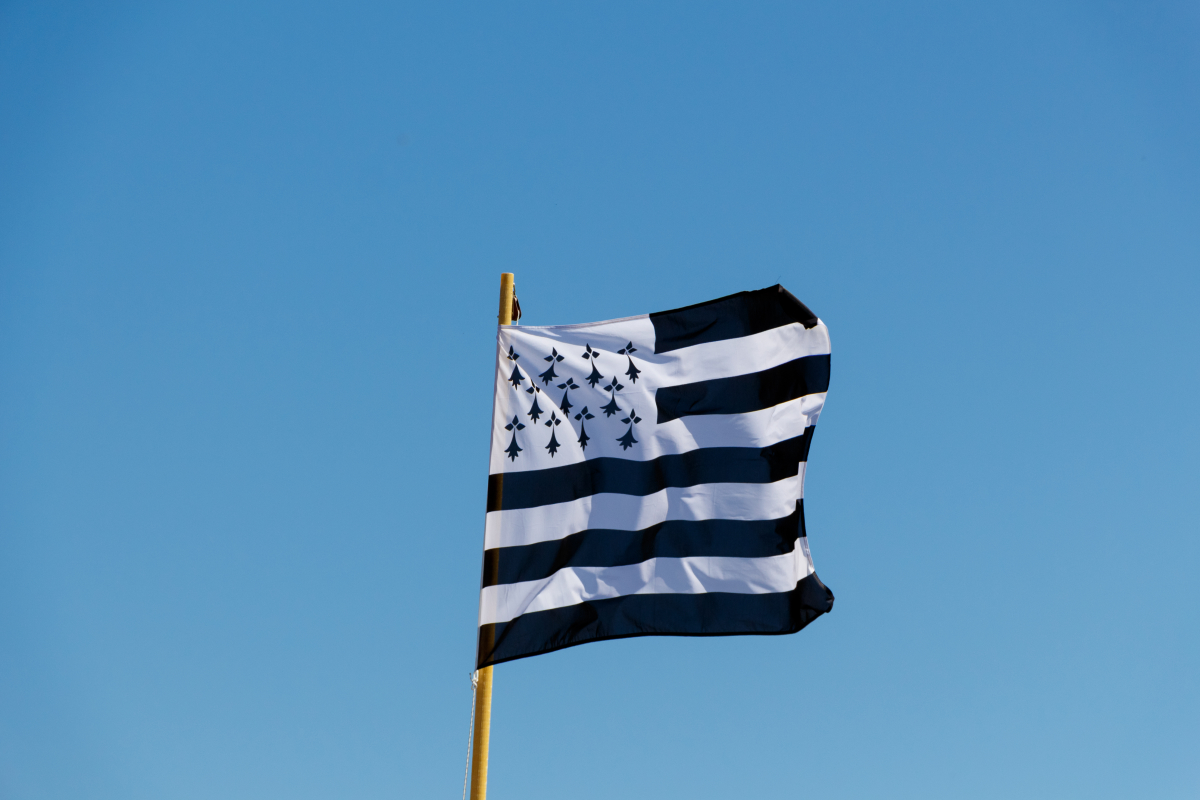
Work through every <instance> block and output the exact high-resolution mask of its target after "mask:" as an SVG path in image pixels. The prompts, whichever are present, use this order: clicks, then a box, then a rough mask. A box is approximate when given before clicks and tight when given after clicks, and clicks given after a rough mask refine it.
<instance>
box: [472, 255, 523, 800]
mask: <svg viewBox="0 0 1200 800" xmlns="http://www.w3.org/2000/svg"><path fill="white" fill-rule="evenodd" d="M513 298H514V290H513V274H512V273H511V272H505V273H502V274H501V275H500V324H501V325H511V324H512V322H513V318H512V317H513V307H514V302H513ZM478 675H479V680H478V682H477V683H476V684H475V730H474V732H473V734H472V736H473V737H474V738H473V740H472V742H473V743H472V745H471V800H487V772H488V745H489V744H490V743H491V742H490V740H491V731H492V668H491V667H484V668H483V669H481V670H479V673H478Z"/></svg>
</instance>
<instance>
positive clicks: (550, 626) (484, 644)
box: [477, 574, 833, 668]
mask: <svg viewBox="0 0 1200 800" xmlns="http://www.w3.org/2000/svg"><path fill="white" fill-rule="evenodd" d="M832 608H833V592H831V591H829V589H828V588H826V586H825V584H823V583H821V580H820V579H819V578H818V577H817V576H816V575H815V574H814V575H809V576H808V577H806V578H803V579H801V580H800V582H799V583H797V584H796V588H795V589H793V590H792V591H790V592H774V593H771V594H733V593H730V592H709V593H707V594H634V595H626V596H624V597H613V598H608V599H605V600H593V601H591V602H587V603H577V604H575V605H571V606H566V607H564V608H552V609H549V610H547V611H535V612H532V613H529V614H523V615H521V616H519V617H517V618H516V619H513V620H511V621H509V622H500V623H493V624H487V625H482V626H480V628H479V658H478V664H477V667H479V668H481V667H486V666H489V665H491V664H500V663H502V662H504V661H512V660H513V659H516V658H524V657H526V656H533V655H538V654H540V653H549V652H551V651H553V650H561V649H563V648H564V647H571V646H572V645H576V644H584V643H586V642H596V641H601V640H604V639H624V638H627V637H630V636H736V635H739V634H758V635H770V634H786V633H795V632H796V631H798V630H800V629H801V628H803V627H804V626H806V625H808V624H809V623H810V622H812V621H813V620H814V619H816V618H817V617H819V616H820V615H821V614H824V613H826V612H828V611H830V610H831V609H832Z"/></svg>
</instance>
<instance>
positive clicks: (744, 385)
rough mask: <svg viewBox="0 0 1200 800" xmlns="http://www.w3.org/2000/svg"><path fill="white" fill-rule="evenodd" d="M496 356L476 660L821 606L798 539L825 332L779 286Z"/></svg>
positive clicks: (724, 632)
mask: <svg viewBox="0 0 1200 800" xmlns="http://www.w3.org/2000/svg"><path fill="white" fill-rule="evenodd" d="M498 344H499V346H498V348H497V356H496V387H495V399H494V405H493V413H492V447H491V464H490V469H489V476H488V505H487V524H486V527H485V534H484V558H483V579H482V588H481V591H480V597H479V650H478V656H477V659H476V660H477V667H479V668H482V667H486V666H489V665H492V664H498V663H501V662H504V661H511V660H513V659H517V658H524V657H527V656H532V655H538V654H540V653H547V652H550V651H552V650H559V649H561V648H564V647H570V646H572V645H577V644H583V643H585V642H594V641H599V640H602V639H617V638H623V637H627V636H650V635H659V636H663V635H665V636H729V635H737V634H783V633H795V632H796V631H798V630H800V629H801V628H803V627H804V626H805V625H807V624H808V623H810V622H812V621H813V620H814V619H816V618H817V617H818V616H820V615H821V614H823V613H825V612H827V611H829V610H830V609H832V607H833V593H832V592H830V591H829V589H827V588H826V587H825V585H824V584H823V583H821V581H820V579H819V578H818V577H817V575H816V572H815V570H814V567H813V562H812V557H811V555H810V554H809V548H808V540H807V538H806V536H805V528H804V471H805V465H806V462H807V460H808V449H809V444H810V442H811V441H812V434H813V429H814V426H815V425H816V422H817V417H818V415H819V414H820V413H821V408H822V406H823V405H824V403H825V393H826V391H827V389H828V387H829V353H830V349H829V331H828V329H827V328H826V327H825V324H824V323H823V322H821V320H819V319H817V316H816V315H815V314H813V313H812V312H811V311H809V310H808V308H807V307H806V306H805V305H804V304H803V303H801V302H800V301H799V300H797V299H796V298H795V297H793V296H792V294H791V293H790V292H788V291H787V290H786V289H784V288H783V287H782V286H772V287H770V288H768V289H760V290H758V291H753V292H741V293H739V294H735V295H730V296H729V297H723V298H721V299H719V300H712V301H710V302H707V303H700V304H698V305H694V306H688V307H687V308H680V309H676V310H674V311H664V312H659V313H656V314H649V315H642V316H638V317H627V318H625V319H615V320H609V321H607V322H594V323H586V324H582V325H549V326H541V327H538V326H521V327H517V326H506V325H501V326H500V327H499V335H498Z"/></svg>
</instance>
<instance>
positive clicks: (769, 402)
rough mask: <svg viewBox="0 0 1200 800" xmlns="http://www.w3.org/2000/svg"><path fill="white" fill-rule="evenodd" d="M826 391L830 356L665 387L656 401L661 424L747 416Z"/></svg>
mask: <svg viewBox="0 0 1200 800" xmlns="http://www.w3.org/2000/svg"><path fill="white" fill-rule="evenodd" d="M827 391H829V356H828V355H820V356H804V357H803V358H797V359H795V360H794V361H789V362H787V363H786V364H780V365H779V366H777V367H771V368H770V369H764V370H762V371H761V372H751V373H750V374H749V375H735V376H733V377H731V378H713V379H711V380H707V381H696V382H695V383H681V384H679V385H677V386H663V387H661V388H659V389H657V390H656V391H655V392H654V402H655V405H657V406H658V422H659V424H662V423H664V422H669V421H670V420H673V419H679V418H680V417H691V416H697V415H700V414H745V413H746V412H748V411H760V410H762V409H764V408H771V407H772V406H777V405H779V404H780V403H786V402H787V401H788V400H795V399H796V398H798V397H803V396H805V395H808V394H818V393H820V392H827Z"/></svg>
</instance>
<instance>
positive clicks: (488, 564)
mask: <svg viewBox="0 0 1200 800" xmlns="http://www.w3.org/2000/svg"><path fill="white" fill-rule="evenodd" d="M803 504H804V501H803V500H801V501H799V502H797V503H796V510H795V511H793V512H792V513H791V514H789V515H788V516H786V517H783V518H781V519H767V520H732V519H707V520H699V521H696V520H669V521H667V522H660V523H658V524H657V525H651V526H650V527H648V528H643V529H642V530H640V531H614V530H605V529H602V528H597V529H593V530H586V531H580V532H579V533H573V534H571V535H570V536H564V537H563V538H562V539H555V540H552V541H548V542H538V543H536V544H528V545H522V546H519V547H498V548H493V549H491V550H487V551H486V552H485V553H484V555H483V585H484V586H496V585H499V584H504V583H520V582H522V581H536V580H540V579H542V578H548V577H550V576H551V575H553V574H554V573H556V572H558V571H559V570H560V569H564V568H566V567H622V566H625V565H628V564H640V563H641V562H643V561H647V560H649V559H651V558H688V557H690V556H718V557H720V556H724V557H730V558H760V557H769V556H778V555H782V554H784V553H790V552H792V551H793V550H794V549H795V548H796V539H797V538H799V537H800V536H803V535H804V505H803Z"/></svg>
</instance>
